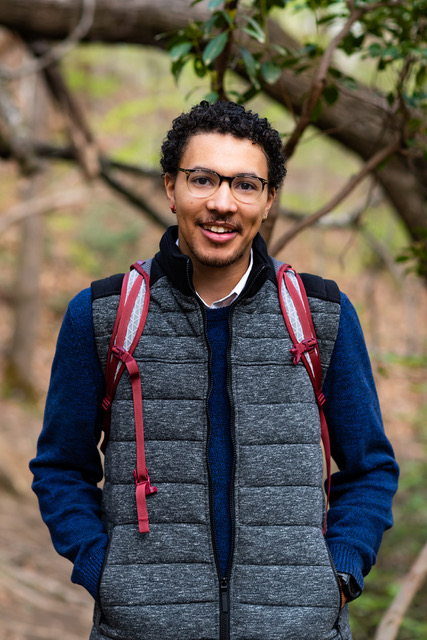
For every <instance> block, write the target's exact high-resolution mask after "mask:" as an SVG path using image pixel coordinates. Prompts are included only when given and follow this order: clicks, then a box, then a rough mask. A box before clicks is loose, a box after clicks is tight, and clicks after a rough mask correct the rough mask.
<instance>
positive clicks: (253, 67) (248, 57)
mask: <svg viewBox="0 0 427 640" xmlns="http://www.w3.org/2000/svg"><path fill="white" fill-rule="evenodd" d="M240 53H241V54H242V60H243V63H244V65H245V68H246V71H247V73H248V76H249V79H250V81H251V82H252V84H253V85H254V87H256V89H259V88H260V85H259V82H258V79H257V62H256V60H255V58H254V57H253V55H252V54H251V52H250V51H248V50H247V49H244V48H243V47H240Z"/></svg>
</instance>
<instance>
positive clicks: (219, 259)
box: [193, 252, 244, 269]
mask: <svg viewBox="0 0 427 640" xmlns="http://www.w3.org/2000/svg"><path fill="white" fill-rule="evenodd" d="M243 256H244V254H240V253H239V254H232V255H228V256H219V255H208V254H202V253H198V252H197V253H194V254H193V259H195V260H196V261H197V262H198V263H199V264H200V265H202V266H204V267H210V268H211V269H225V268H226V267H231V266H232V265H233V264H235V263H236V262H239V260H241V259H242V258H243Z"/></svg>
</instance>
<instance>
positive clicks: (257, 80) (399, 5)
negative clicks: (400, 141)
mask: <svg viewBox="0 0 427 640" xmlns="http://www.w3.org/2000/svg"><path fill="white" fill-rule="evenodd" d="M198 2H200V0H194V1H193V3H192V5H194V4H197V3H198ZM242 5H243V7H244V9H245V11H243V12H241V11H239V12H238V11H237V1H235V0H222V1H221V0H210V1H209V3H208V8H209V9H210V11H211V17H210V18H209V19H208V20H207V21H205V22H200V21H199V22H197V21H191V22H190V23H189V25H188V26H187V27H186V29H181V30H180V31H178V32H177V33H176V34H174V36H173V37H172V38H170V39H169V42H168V48H169V54H170V59H171V69H172V73H173V75H174V77H175V78H176V79H177V80H178V79H179V77H180V75H181V73H182V70H183V69H184V67H185V65H187V64H189V63H190V64H192V66H193V68H194V71H195V73H196V75H197V76H199V77H205V76H208V77H210V80H211V87H214V86H215V80H216V74H217V69H216V67H215V64H214V63H215V61H216V60H217V59H218V58H219V57H220V56H221V54H223V52H224V50H225V49H226V46H227V44H228V43H230V42H231V40H232V39H233V38H235V32H236V31H240V32H242V33H244V34H246V35H247V36H249V38H250V39H251V40H253V41H255V42H256V43H258V44H261V45H263V46H262V48H261V49H260V51H259V52H257V53H253V52H251V51H249V49H248V48H245V47H243V46H239V48H238V53H237V54H233V55H230V59H228V60H227V61H226V66H227V71H233V70H237V69H239V68H243V69H244V70H245V71H246V74H247V77H248V80H249V87H247V88H246V89H245V90H242V91H235V90H233V91H232V92H230V93H231V94H232V95H231V96H230V97H232V98H233V99H234V100H237V101H239V102H246V101H247V100H249V99H251V98H253V97H254V95H256V94H257V93H259V92H260V91H261V82H265V83H267V84H268V83H274V82H276V80H278V78H279V77H280V74H281V72H282V70H283V69H284V68H292V69H293V71H294V72H295V73H297V74H298V73H301V72H302V71H304V70H305V69H307V68H308V67H311V66H312V64H313V61H315V60H316V59H320V57H321V56H322V55H323V53H324V51H325V49H326V47H327V45H328V44H329V42H330V41H331V39H332V37H333V36H335V35H336V34H337V32H338V31H339V30H340V29H341V28H342V27H343V26H344V25H345V24H348V25H349V29H348V33H346V34H345V35H344V34H343V37H342V38H341V39H340V41H339V42H338V44H337V49H338V50H339V51H340V52H342V53H343V54H344V55H345V56H347V57H353V56H357V57H358V58H359V60H371V61H374V62H375V67H376V72H377V73H376V82H377V83H378V84H379V85H380V84H381V78H382V77H383V76H385V77H386V78H387V80H386V86H388V91H387V100H388V102H389V104H390V105H391V106H394V107H395V108H396V109H400V110H403V109H404V108H405V106H407V107H411V108H414V109H420V110H424V112H425V110H426V108H427V93H426V80H427V45H426V36H427V0H420V1H419V2H375V1H374V2H372V1H365V0H356V1H355V2H352V3H350V2H342V1H332V2H326V1H325V0H305V1H304V0H292V1H287V0H249V1H246V2H242ZM285 12H287V13H288V14H291V15H292V14H293V15H295V14H298V13H301V12H302V13H305V14H307V12H308V13H310V14H312V17H313V18H314V23H315V28H314V29H313V32H312V33H311V35H310V38H307V39H306V41H305V42H304V43H302V45H301V46H300V47H299V48H298V49H297V50H291V49H287V48H285V47H280V46H277V45H274V44H273V45H272V44H271V43H270V42H269V34H268V24H267V18H268V16H269V15H270V13H274V17H275V18H277V19H278V20H279V21H282V22H283V21H284V20H285V19H286V18H285V17H284V14H285ZM342 88H347V89H355V88H357V82H356V79H355V78H354V77H353V76H352V75H351V74H349V73H344V72H343V70H342V69H341V68H338V67H337V66H335V65H334V64H331V65H330V67H329V81H328V83H327V84H326V86H325V88H324V91H323V96H322V100H323V101H324V102H325V103H327V104H328V105H330V104H333V103H334V102H335V101H336V100H337V99H338V97H339V94H340V91H341V90H342ZM208 97H209V99H211V100H215V99H217V98H218V94H217V93H215V91H212V90H211V92H210V93H209V95H208ZM320 109H321V105H319V109H318V110H317V111H316V114H317V116H318V115H319V113H320ZM420 128H421V129H422V130H423V131H424V132H425V122H424V123H423V121H422V119H411V120H410V121H409V122H408V131H407V135H408V143H409V144H412V145H417V144H419V139H418V136H417V133H418V132H419V130H420Z"/></svg>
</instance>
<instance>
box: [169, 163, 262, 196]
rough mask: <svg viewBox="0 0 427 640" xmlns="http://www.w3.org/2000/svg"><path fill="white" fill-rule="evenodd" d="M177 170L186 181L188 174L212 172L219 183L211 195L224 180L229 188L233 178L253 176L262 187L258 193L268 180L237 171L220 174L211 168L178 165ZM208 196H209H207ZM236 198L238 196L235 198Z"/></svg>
mask: <svg viewBox="0 0 427 640" xmlns="http://www.w3.org/2000/svg"><path fill="white" fill-rule="evenodd" d="M178 169H179V171H182V173H185V175H186V176H187V182H188V178H189V177H190V175H191V174H192V173H197V172H198V171H200V172H202V171H204V172H206V173H213V174H215V175H216V176H218V178H219V184H218V186H217V188H216V189H215V190H214V191H213V192H212V194H211V195H213V194H214V193H215V192H216V191H218V189H219V188H220V186H221V184H222V183H223V181H224V180H226V181H227V182H228V186H229V187H230V189H231V183H232V182H233V180H235V178H255V179H256V180H259V181H260V182H261V184H262V189H261V191H260V195H261V193H263V191H264V187H265V185H266V184H268V180H266V179H265V178H260V177H259V176H251V175H248V174H245V173H239V175H237V176H222V175H221V174H220V173H218V172H217V171H213V169H201V168H200V169H183V168H182V167H178ZM207 197H209V196H207ZM237 199H238V198H237Z"/></svg>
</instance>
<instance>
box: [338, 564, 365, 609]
mask: <svg viewBox="0 0 427 640" xmlns="http://www.w3.org/2000/svg"><path fill="white" fill-rule="evenodd" d="M338 576H339V579H340V582H341V589H342V592H343V594H344V595H345V597H346V599H347V602H351V601H352V600H356V598H358V597H359V596H360V594H361V593H362V590H361V589H360V587H359V585H358V584H357V582H356V580H355V579H354V578H353V576H352V575H351V574H350V573H341V572H340V571H338Z"/></svg>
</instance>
